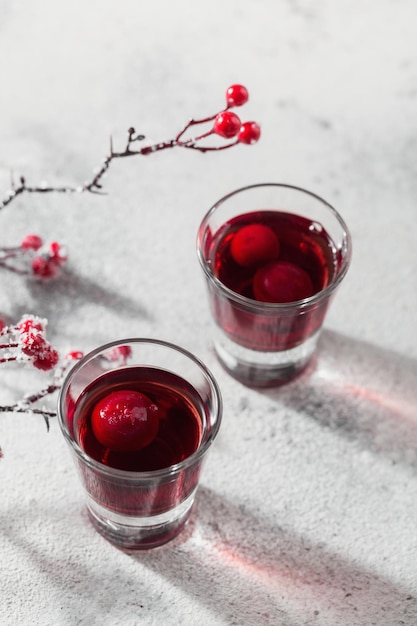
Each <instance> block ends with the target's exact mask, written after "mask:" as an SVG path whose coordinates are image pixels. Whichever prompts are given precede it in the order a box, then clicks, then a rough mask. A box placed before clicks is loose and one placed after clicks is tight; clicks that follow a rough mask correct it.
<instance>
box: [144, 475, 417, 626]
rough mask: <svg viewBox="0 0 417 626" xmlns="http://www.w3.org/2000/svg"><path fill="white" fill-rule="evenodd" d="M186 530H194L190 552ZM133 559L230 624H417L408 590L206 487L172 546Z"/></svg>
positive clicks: (416, 606) (415, 605) (415, 600)
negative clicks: (187, 522)
mask: <svg viewBox="0 0 417 626" xmlns="http://www.w3.org/2000/svg"><path fill="white" fill-rule="evenodd" d="M187 534H188V535H191V534H192V535H193V543H194V545H193V546H192V549H191V550H189V549H188V546H187V543H188V541H189V538H188V537H187ZM181 542H183V543H182V544H181ZM133 558H135V559H137V560H138V561H140V562H141V563H142V564H146V565H147V566H148V567H149V568H151V569H152V570H154V571H155V572H157V574H158V575H160V576H161V577H164V578H167V579H169V580H170V582H171V583H172V584H174V585H177V586H180V587H181V588H183V589H184V590H185V591H186V592H187V593H188V594H189V595H191V596H192V597H193V598H194V599H195V602H196V605H197V606H198V605H200V604H201V605H205V606H206V607H207V608H208V609H209V610H210V611H212V612H213V614H215V615H217V616H220V618H222V619H224V620H225V623H227V624H228V625H236V626H237V625H238V626H240V625H242V624H245V626H310V625H311V624H331V625H332V626H356V625H361V626H362V625H365V624H366V625H367V626H370V625H371V624H376V625H377V626H385V625H391V624H407V626H411V625H414V624H415V623H417V598H416V597H414V596H413V595H411V592H410V590H407V589H406V588H405V587H404V588H401V587H399V586H397V585H396V584H394V583H392V582H390V581H389V580H386V579H384V578H382V577H381V576H379V575H378V574H376V573H373V572H372V571H368V570H367V569H364V568H363V567H361V565H360V564H355V563H351V562H348V561H346V560H345V559H344V558H343V556H342V555H338V554H334V553H332V552H331V551H330V550H328V549H327V548H326V546H325V545H314V544H311V543H309V542H308V541H306V540H305V539H303V537H301V536H297V535H296V534H295V533H293V532H292V531H291V530H284V529H282V528H281V527H280V526H279V523H278V522H277V523H276V524H275V523H273V522H271V521H268V520H266V519H262V518H260V517H259V516H257V515H254V514H253V513H252V512H250V511H248V510H244V509H243V508H242V507H240V506H239V505H236V504H232V503H231V502H229V501H226V500H225V499H223V498H221V497H220V496H218V495H217V494H215V493H214V492H213V491H211V490H210V489H207V488H205V487H200V489H199V492H198V496H197V503H196V511H195V513H194V517H193V519H192V521H191V522H190V528H189V529H188V531H186V534H185V535H184V536H183V537H182V538H179V539H178V540H177V545H176V547H175V548H174V549H173V548H172V547H169V546H167V547H165V548H162V549H160V550H157V551H155V552H154V553H146V554H140V555H138V556H135V557H133Z"/></svg>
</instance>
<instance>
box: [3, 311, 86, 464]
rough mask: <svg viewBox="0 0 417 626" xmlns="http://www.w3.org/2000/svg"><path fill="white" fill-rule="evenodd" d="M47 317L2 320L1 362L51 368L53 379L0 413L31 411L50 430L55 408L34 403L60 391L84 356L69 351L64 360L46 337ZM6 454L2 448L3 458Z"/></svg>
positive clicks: (26, 316) (5, 407) (5, 406)
mask: <svg viewBox="0 0 417 626" xmlns="http://www.w3.org/2000/svg"><path fill="white" fill-rule="evenodd" d="M45 330H46V320H44V319H41V318H39V317H35V316H31V315H25V316H24V317H23V318H22V319H21V320H20V321H19V322H18V323H17V324H16V325H13V326H6V325H5V324H4V322H3V321H2V320H0V363H1V364H3V363H11V362H18V363H19V362H20V363H25V364H29V365H31V366H33V367H34V368H36V369H39V370H43V371H52V379H51V380H50V382H49V383H48V384H47V385H46V386H45V387H44V388H43V389H41V390H40V391H37V392H35V393H31V394H26V395H25V396H24V397H23V399H22V400H20V401H18V402H15V403H13V404H6V405H0V413H30V414H32V415H41V416H42V417H43V419H44V420H45V423H46V427H47V429H48V430H49V420H50V419H51V418H53V417H56V411H51V410H49V409H46V408H44V407H39V406H35V405H36V404H38V403H39V402H40V401H41V400H42V399H44V398H46V397H47V396H50V395H51V394H53V393H55V392H56V391H58V390H59V389H60V387H61V385H62V382H63V379H64V376H65V373H66V371H67V369H68V367H69V366H70V365H71V363H72V362H74V361H76V360H78V359H80V358H82V356H83V353H82V352H79V351H72V352H69V353H68V354H67V355H66V356H65V357H64V359H63V360H60V358H59V354H58V352H57V350H55V348H53V347H52V346H51V344H50V343H49V342H48V341H47V339H46V336H45ZM2 456H3V453H2V450H1V448H0V458H1V457H2Z"/></svg>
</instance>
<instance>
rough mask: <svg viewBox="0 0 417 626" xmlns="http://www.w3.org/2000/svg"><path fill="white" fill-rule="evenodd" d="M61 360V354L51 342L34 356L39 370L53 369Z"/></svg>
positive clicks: (35, 365) (34, 362) (35, 364)
mask: <svg viewBox="0 0 417 626" xmlns="http://www.w3.org/2000/svg"><path fill="white" fill-rule="evenodd" d="M58 361H59V354H58V352H57V351H56V350H54V348H52V347H51V346H50V345H49V344H47V345H46V346H45V348H44V349H43V350H41V351H40V353H39V354H36V355H35V356H34V358H33V365H34V367H36V368H37V369H39V370H44V371H48V370H51V369H53V368H54V367H55V366H56V365H57V364H58Z"/></svg>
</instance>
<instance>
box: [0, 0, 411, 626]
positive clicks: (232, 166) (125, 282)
mask: <svg viewBox="0 0 417 626" xmlns="http://www.w3.org/2000/svg"><path fill="white" fill-rule="evenodd" d="M416 21H417V5H416V3H415V2H414V0H398V1H397V0H363V1H361V2H359V1H356V2H355V1H352V0H338V1H337V2H334V1H332V0H316V1H315V2H307V0H298V1H297V0H286V1H284V0H258V1H257V2H250V1H249V0H229V2H224V1H220V0H211V1H210V2H191V1H189V2H186V1H185V0H176V1H175V2H169V1H168V0H166V1H165V2H164V1H161V0H153V1H152V2H138V1H137V0H117V2H108V3H106V2H102V1H101V0H90V1H88V0H87V1H86V0H71V1H69V0H68V1H61V2H54V1H53V0H43V2H32V1H31V0H13V1H12V0H0V80H1V96H0V107H1V108H0V113H1V115H0V145H1V153H0V183H1V184H0V188H1V189H4V190H7V188H8V185H9V182H8V181H9V172H10V169H13V170H14V171H15V172H16V173H18V174H20V173H23V174H25V175H26V176H27V178H28V179H29V180H30V181H31V182H37V181H39V180H42V179H46V180H47V181H49V182H51V183H56V184H60V183H66V182H69V183H74V184H77V183H79V182H83V181H84V180H85V179H87V178H89V177H90V173H91V171H92V169H93V168H94V167H95V166H96V165H98V164H99V162H100V159H101V158H102V156H104V154H105V153H106V151H107V145H108V144H107V142H108V136H109V134H113V135H114V138H115V141H117V139H120V141H121V142H123V141H124V138H125V131H126V129H127V128H128V127H129V126H131V125H134V126H135V127H136V128H137V130H138V131H143V132H144V133H145V134H146V135H147V136H148V137H149V138H152V139H154V140H159V139H169V138H171V137H173V136H174V135H175V134H176V132H177V131H178V130H179V129H180V127H181V126H182V124H183V122H185V121H186V120H187V119H188V117H190V116H200V115H205V114H210V113H212V112H215V111H216V110H217V109H218V108H221V107H222V106H223V93H224V90H225V88H226V87H227V86H228V85H229V84H230V83H232V82H243V83H244V84H246V85H247V86H248V88H249V90H250V92H251V96H252V97H251V101H250V103H249V104H248V105H247V107H246V110H245V116H246V117H247V118H249V119H251V118H252V119H253V118H255V119H257V120H258V121H259V122H260V123H261V124H262V128H263V137H262V140H261V142H260V143H259V144H258V145H257V146H255V147H240V148H238V149H234V150H231V151H225V152H223V153H219V154H214V155H210V154H209V155H201V154H198V153H193V152H191V151H180V150H177V151H175V150H173V151H166V152H161V153H159V154H156V155H153V156H151V157H148V158H146V159H145V158H143V159H142V158H139V159H137V160H130V161H126V162H116V163H114V164H113V166H112V169H111V171H110V174H109V176H108V178H107V181H106V187H107V189H108V191H109V195H108V196H106V197H96V196H87V195H83V196H73V197H60V196H44V197H42V196H26V197H22V198H21V199H19V200H17V201H16V202H15V203H13V204H12V205H10V206H9V207H8V208H6V209H4V211H2V212H1V213H0V245H6V244H11V243H15V242H18V241H19V240H20V239H21V238H22V236H23V235H24V234H26V233H27V232H28V231H31V232H38V233H40V234H42V235H43V236H44V237H45V239H49V240H50V239H58V240H60V241H61V240H64V241H66V242H67V244H68V248H69V254H70V264H69V267H68V272H67V273H66V275H65V276H64V277H63V279H62V280H61V281H60V282H59V283H58V284H54V285H52V284H51V285H50V286H47V287H45V288H41V287H40V286H39V285H33V284H31V283H29V282H25V281H22V279H21V278H19V277H17V276H14V275H11V274H7V273H5V272H2V274H1V281H2V282H1V285H2V287H1V290H0V311H1V313H2V315H3V316H6V317H7V319H13V320H16V319H17V318H18V317H19V316H20V315H21V314H22V313H24V312H33V313H36V314H39V315H42V316H45V317H47V318H48V319H49V336H50V338H51V340H52V341H53V342H54V343H55V344H56V345H57V346H58V347H59V348H60V349H62V350H66V349H67V348H69V347H70V348H79V349H82V350H88V349H89V348H92V347H95V346H96V345H98V344H100V343H102V342H104V341H107V340H109V339H113V338H119V337H123V336H129V335H138V336H153V337H159V338H162V339H166V340H173V341H175V342H177V343H179V344H181V345H183V346H184V347H186V348H188V349H190V350H191V351H193V352H194V353H195V354H197V355H198V356H200V357H201V358H202V359H203V360H205V361H206V363H207V364H208V365H209V367H210V368H211V369H212V370H213V372H214V373H215V375H216V376H217V378H218V381H219V384H220V386H221V388H222V391H223V396H224V404H225V412H224V422H223V426H222V430H221V434H220V436H219V439H218V441H217V442H216V445H215V447H214V448H213V450H212V453H211V455H210V458H209V461H208V463H207V465H206V468H205V472H204V476H203V481H202V486H201V489H200V491H199V495H198V500H197V508H196V511H195V514H194V517H193V520H192V522H191V524H190V525H189V527H188V528H187V530H186V532H185V533H184V534H183V535H182V537H181V538H180V539H178V540H177V541H176V542H174V543H173V544H171V545H168V546H166V547H164V548H161V549H159V550H156V551H154V552H149V553H146V554H140V555H138V556H136V557H132V556H127V555H125V554H123V553H121V552H119V551H117V550H115V549H114V548H112V547H111V546H110V545H108V544H107V543H106V542H105V541H104V540H103V539H101V537H99V536H98V535H97V534H96V533H95V532H94V531H93V529H92V528H91V527H90V525H89V523H88V521H87V519H86V515H85V514H84V513H83V500H82V493H81V490H80V487H79V485H78V483H77V479H76V476H75V472H74V470H73V467H72V462H71V459H70V457H69V454H68V452H67V450H66V448H65V446H64V442H63V440H62V438H61V435H60V433H59V431H58V426H57V423H56V422H54V423H52V425H51V432H50V433H49V434H46V432H45V428H44V424H43V422H42V420H41V419H38V418H28V417H26V416H22V415H7V416H5V415H1V416H0V442H1V445H2V447H3V449H4V451H5V458H4V459H3V460H2V461H1V464H0V484H1V498H0V555H1V567H0V607H1V608H0V622H1V624H4V625H5V626H20V625H23V626H26V625H29V624H35V625H41V626H43V625H48V626H49V625H52V624H53V625H54V626H60V625H65V626H67V625H68V626H69V625H80V626H81V625H82V626H87V625H88V626H92V625H97V626H103V625H104V626H114V625H121V626H133V625H134V626H136V625H142V624H143V625H146V626H148V625H155V626H160V625H161V624H164V625H167V626H171V625H177V624H178V625H180V624H181V625H183V626H188V625H190V626H191V625H193V626H194V625H195V624H201V625H208V626H226V625H227V626H229V625H236V626H272V625H273V626H275V625H276V626H310V625H314V626H316V625H317V626H371V625H373V624H375V625H377V626H394V625H400V624H405V625H407V626H415V624H416V623H417V533H416V520H417V361H416V359H417V341H416V332H415V328H416V310H417V290H416V280H415V276H416V272H417V253H416V240H417V220H416V201H417V139H416V137H417V116H416V102H417V57H416V50H417V48H416V43H415V40H416V37H415V28H416V26H415V25H416ZM264 181H276V182H288V183H293V184H297V185H300V186H305V187H306V188H308V189H311V190H312V191H315V192H316V193H318V194H320V195H322V196H323V197H325V198H326V199H328V200H329V201H330V202H331V203H333V204H334V205H335V206H336V207H337V208H338V209H339V210H340V211H341V212H342V214H343V215H344V217H345V219H346V221H347V222H348V224H349V226H350V228H351V231H352V235H353V239H354V258H353V263H352V267H351V270H350V272H349V275H348V278H347V279H346V281H345V283H344V285H343V286H342V288H341V290H340V292H339V294H338V296H337V298H336V299H335V301H334V303H333V306H332V309H331V311H330V314H329V316H328V318H327V321H326V330H325V332H324V334H323V337H322V341H321V344H320V350H319V354H318V356H317V359H316V361H315V363H314V364H313V366H312V367H311V368H310V369H309V371H307V372H306V373H305V374H304V375H303V376H302V378H300V379H299V380H298V381H296V382H293V383H291V384H290V385H288V386H287V387H285V388H281V389H279V390H276V391H270V392H256V391H251V390H248V389H245V388H244V387H242V386H240V385H239V384H238V383H236V382H235V381H233V380H231V379H230V378H229V377H228V376H227V375H226V374H225V373H224V372H223V371H222V370H221V369H220V367H219V366H218V365H217V363H216V361H215V358H214V356H213V354H212V351H211V348H210V341H209V336H208V328H209V324H208V322H209V319H208V309H207V306H206V301H205V292H204V284H203V280H202V277H201V275H200V270H199V267H198V264H197V260H196V256H195V234H196V229H197V226H198V223H199V221H200V219H201V218H202V216H203V214H204V213H205V212H206V210H207V209H208V208H209V206H211V204H213V203H214V201H216V200H217V199H218V198H219V197H221V196H222V195H223V194H224V193H226V192H228V191H230V190H232V189H234V188H237V187H240V186H243V185H245V184H247V183H251V182H264ZM1 377H2V385H1V388H0V399H1V400H2V401H6V400H9V399H13V398H14V399H18V398H19V397H20V396H21V394H22V393H23V392H24V391H30V390H31V389H33V388H36V387H37V385H38V382H37V381H35V380H34V377H33V374H31V373H29V372H23V371H18V372H16V371H12V370H10V369H3V370H2V371H1Z"/></svg>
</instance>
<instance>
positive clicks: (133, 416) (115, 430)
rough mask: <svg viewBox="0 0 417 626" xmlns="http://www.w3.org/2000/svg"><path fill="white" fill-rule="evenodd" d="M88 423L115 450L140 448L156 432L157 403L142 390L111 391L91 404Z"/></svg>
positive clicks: (104, 442) (146, 443) (99, 438)
mask: <svg viewBox="0 0 417 626" xmlns="http://www.w3.org/2000/svg"><path fill="white" fill-rule="evenodd" d="M91 426H92V429H93V433H94V435H95V437H96V439H97V440H98V441H99V442H100V443H101V444H102V445H103V446H105V447H106V448H110V449H111V450H116V451H118V452H128V451H129V452H133V451H135V450H141V449H142V448H145V447H146V446H148V445H149V444H150V443H151V442H152V441H153V440H154V439H155V437H156V435H157V432H158V426H159V415H158V407H157V406H156V405H155V404H154V403H153V402H152V400H150V398H148V397H147V396H145V395H144V394H143V393H139V392H137V391H130V390H126V389H124V390H120V391H113V392H112V393H109V394H108V395H107V396H105V397H104V398H102V399H101V400H99V402H97V404H96V405H95V407H94V409H93V413H92V416H91Z"/></svg>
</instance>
